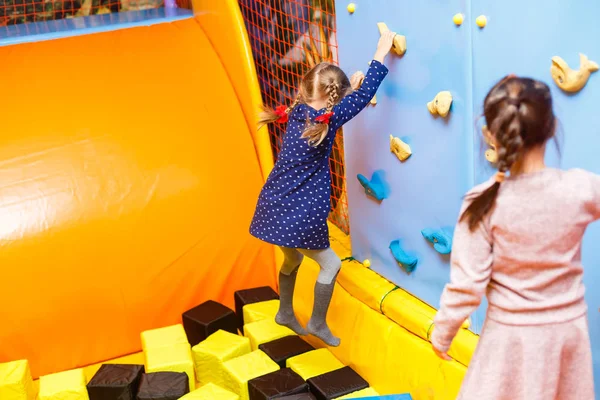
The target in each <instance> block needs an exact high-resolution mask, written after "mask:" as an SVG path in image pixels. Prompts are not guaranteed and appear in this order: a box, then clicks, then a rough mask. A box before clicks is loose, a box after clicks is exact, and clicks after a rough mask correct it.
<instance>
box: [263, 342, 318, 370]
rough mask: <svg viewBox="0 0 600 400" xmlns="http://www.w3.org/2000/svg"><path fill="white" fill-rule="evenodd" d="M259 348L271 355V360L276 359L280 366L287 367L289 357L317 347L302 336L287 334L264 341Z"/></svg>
mask: <svg viewBox="0 0 600 400" xmlns="http://www.w3.org/2000/svg"><path fill="white" fill-rule="evenodd" d="M258 348H259V349H260V350H262V351H264V352H265V354H266V355H268V356H269V357H271V360H273V361H275V362H276V363H277V364H278V365H279V367H280V368H285V365H286V362H287V360H288V359H289V358H292V357H295V356H298V355H300V354H304V353H307V352H309V351H313V350H314V349H315V348H314V347H312V346H311V345H310V344H308V343H306V342H305V341H304V340H302V339H301V338H300V336H285V337H282V338H280V339H276V340H273V341H271V342H268V343H263V344H261V345H260V346H258Z"/></svg>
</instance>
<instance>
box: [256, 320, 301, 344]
mask: <svg viewBox="0 0 600 400" xmlns="http://www.w3.org/2000/svg"><path fill="white" fill-rule="evenodd" d="M295 334H296V333H295V332H294V331H293V330H291V329H290V328H287V327H285V326H281V325H279V324H278V323H277V322H275V320H274V319H263V320H262V321H257V322H253V323H251V324H247V325H244V335H245V336H246V337H248V338H249V339H250V347H251V348H252V350H257V349H258V346H260V345H261V344H263V343H267V342H271V341H273V340H276V339H280V338H282V337H285V336H292V335H295Z"/></svg>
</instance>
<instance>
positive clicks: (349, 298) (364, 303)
mask: <svg viewBox="0 0 600 400" xmlns="http://www.w3.org/2000/svg"><path fill="white" fill-rule="evenodd" d="M329 228H330V236H331V246H332V248H333V249H334V250H335V251H336V253H337V254H338V255H339V256H340V257H341V258H342V259H344V258H348V257H350V255H351V252H350V238H349V237H348V236H347V235H345V234H344V233H342V232H341V231H340V230H339V229H338V228H336V227H335V226H333V225H330V227H329ZM318 271H319V269H318V266H317V265H316V264H315V263H314V262H312V261H310V260H307V261H305V263H304V264H303V268H300V271H299V274H298V284H297V286H296V293H298V294H297V295H295V298H294V308H295V309H296V311H297V314H298V317H299V319H300V321H301V322H302V323H304V324H305V323H307V321H308V319H309V316H310V313H311V311H312V299H313V295H312V292H313V290H314V282H315V280H316V277H317V274H318ZM337 282H338V285H337V287H336V290H335V292H334V297H333V300H332V309H335V310H344V312H336V313H330V314H329V315H328V322H329V324H330V326H331V329H332V331H333V332H334V334H336V335H339V336H340V337H341V339H342V344H341V346H340V347H337V348H330V350H331V352H332V353H334V355H335V356H336V357H337V358H338V359H339V360H340V361H342V362H343V363H344V364H346V365H349V366H351V367H353V368H354V369H355V370H356V371H357V372H358V373H359V374H361V375H362V376H363V377H364V378H365V379H366V380H367V381H368V382H369V383H370V384H371V386H372V387H373V388H374V389H375V390H376V391H377V392H379V393H381V394H382V395H385V394H396V393H407V392H408V393H411V394H412V395H413V398H415V399H429V398H435V399H436V400H438V399H439V400H445V399H448V400H450V399H455V398H456V396H457V394H458V391H459V388H460V385H461V383H462V379H463V378H464V374H465V372H466V365H468V362H469V360H470V357H471V355H472V352H473V350H474V349H475V346H476V344H477V338H478V337H477V335H475V334H473V333H472V332H470V331H467V330H461V332H460V333H459V336H458V337H457V338H456V340H455V342H454V343H453V346H452V349H451V351H450V354H451V355H452V356H453V358H454V361H451V362H445V361H442V360H440V359H439V358H437V356H435V354H434V353H433V351H432V350H431V344H430V343H429V341H428V339H427V335H428V331H429V328H430V327H431V322H432V320H433V316H434V315H435V312H436V310H435V309H434V308H433V307H431V306H429V305H427V304H426V303H424V302H422V301H421V300H419V299H418V298H416V297H414V296H412V295H411V294H410V293H408V292H406V291H404V290H402V289H400V288H397V287H396V286H395V285H394V284H392V283H390V282H389V281H387V280H386V279H384V278H383V277H381V276H379V275H378V274H377V273H375V272H374V271H371V270H370V269H368V268H365V267H364V266H362V264H361V263H359V262H357V261H353V260H346V261H344V265H343V267H342V271H341V272H340V275H339V277H338V281H337ZM386 312H387V314H386ZM307 340H308V341H309V342H310V343H311V344H313V345H314V346H317V347H323V346H324V344H323V343H321V342H320V341H318V339H315V338H312V337H309V338H308V339H307Z"/></svg>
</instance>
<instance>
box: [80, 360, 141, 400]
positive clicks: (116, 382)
mask: <svg viewBox="0 0 600 400" xmlns="http://www.w3.org/2000/svg"><path fill="white" fill-rule="evenodd" d="M143 373H144V366H143V365H129V364H103V365H102V366H101V367H100V369H99V370H98V372H96V374H95V375H94V377H93V378H92V379H91V380H90V381H89V382H88V384H87V390H88V394H89V397H90V400H113V399H119V400H135V396H136V394H137V392H138V389H139V387H140V379H141V378H142V374H143Z"/></svg>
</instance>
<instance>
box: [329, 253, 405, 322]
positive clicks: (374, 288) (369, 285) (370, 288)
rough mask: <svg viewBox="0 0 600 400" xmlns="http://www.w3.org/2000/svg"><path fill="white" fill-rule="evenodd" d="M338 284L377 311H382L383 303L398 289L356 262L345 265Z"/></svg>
mask: <svg viewBox="0 0 600 400" xmlns="http://www.w3.org/2000/svg"><path fill="white" fill-rule="evenodd" d="M338 283H339V284H340V285H342V286H343V287H344V289H346V290H347V291H348V292H350V293H352V295H353V296H354V297H356V298H358V299H360V300H361V301H362V302H363V303H365V304H366V305H368V306H369V307H371V308H372V309H373V310H376V311H380V309H381V302H382V301H383V299H384V298H386V295H388V293H390V292H391V291H392V290H394V289H396V285H394V284H393V283H391V282H389V281H387V280H385V279H383V278H382V277H381V276H379V275H377V274H376V273H374V272H373V271H371V270H370V269H368V268H366V267H364V266H363V265H362V264H360V263H358V262H356V261H349V262H345V263H344V265H343V266H342V269H341V271H340V273H339V275H338Z"/></svg>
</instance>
